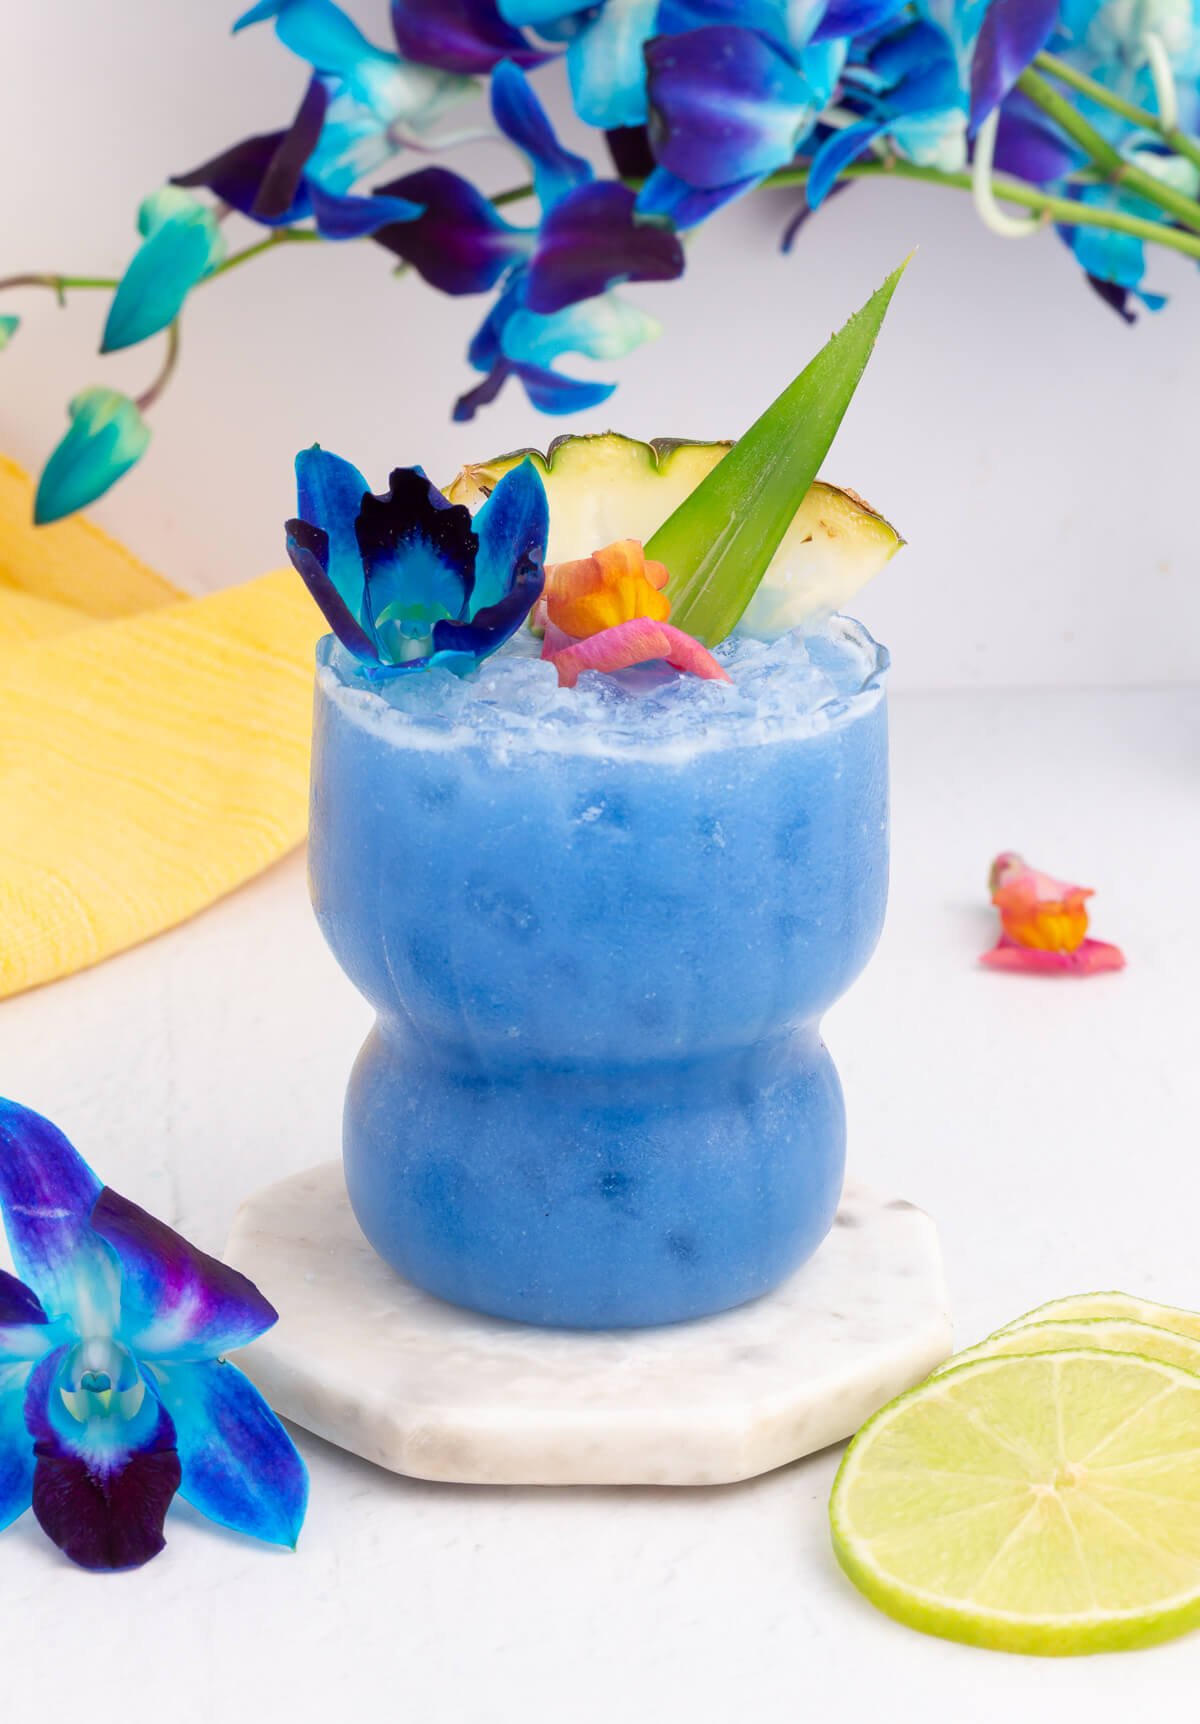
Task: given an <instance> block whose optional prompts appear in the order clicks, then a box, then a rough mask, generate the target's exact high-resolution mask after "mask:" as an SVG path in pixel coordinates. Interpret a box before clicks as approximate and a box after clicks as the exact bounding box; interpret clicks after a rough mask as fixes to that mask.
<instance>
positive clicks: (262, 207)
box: [172, 76, 421, 240]
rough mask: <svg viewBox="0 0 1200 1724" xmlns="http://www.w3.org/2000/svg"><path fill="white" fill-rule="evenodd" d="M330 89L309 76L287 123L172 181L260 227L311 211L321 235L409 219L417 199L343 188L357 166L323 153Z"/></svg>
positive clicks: (360, 232) (342, 235) (287, 222)
mask: <svg viewBox="0 0 1200 1724" xmlns="http://www.w3.org/2000/svg"><path fill="white" fill-rule="evenodd" d="M335 90H336V84H335V82H334V81H333V80H331V79H326V78H321V77H318V76H314V77H313V78H312V79H311V80H310V81H309V85H308V88H307V90H306V91H305V94H304V100H303V101H302V102H301V104H300V107H299V109H298V111H297V113H296V117H295V119H294V120H293V121H292V124H291V125H290V126H289V127H287V128H286V129H285V130H283V131H278V132H264V133H262V134H260V135H259V136H257V137H253V138H247V139H245V141H244V142H242V143H240V144H234V145H233V147H232V148H231V149H228V150H224V151H222V153H221V154H220V155H218V156H214V157H213V158H212V160H211V161H207V162H204V163H202V164H201V166H200V167H198V168H193V169H192V170H191V172H190V173H186V174H177V175H175V177H174V179H173V181H172V184H173V185H176V186H206V187H207V188H208V190H209V191H211V192H213V193H214V194H215V195H216V196H217V197H219V198H221V199H222V201H223V202H225V203H227V204H229V205H230V206H231V207H232V208H233V209H236V210H238V211H239V212H240V213H241V214H242V215H245V216H249V217H250V219H251V220H252V221H257V222H261V223H262V224H263V226H264V227H291V226H292V224H293V223H295V222H298V221H304V220H306V219H307V218H308V217H310V216H311V217H313V218H314V219H315V222H316V227H317V232H318V233H319V234H320V235H321V237H322V239H332V240H339V239H361V238H363V237H364V236H365V235H367V234H372V233H374V232H375V231H376V230H377V229H378V228H381V227H385V226H387V225H388V223H391V222H400V221H412V220H414V219H415V218H416V217H417V216H419V215H420V213H421V206H420V205H419V204H415V203H411V202H410V201H408V200H407V199H405V198H375V197H359V196H356V195H355V194H353V193H352V192H350V191H349V190H348V189H346V188H347V187H348V186H349V185H350V184H352V183H353V177H354V175H355V174H356V173H357V172H358V164H357V163H356V162H353V161H351V160H349V159H347V158H346V156H345V155H344V153H343V152H341V150H340V148H335V149H334V150H333V151H330V150H329V149H324V153H323V154H322V151H323V147H324V146H323V140H327V137H328V134H327V131H326V121H327V117H328V115H329V112H330V105H331V99H332V100H333V101H336V99H337V98H336V96H331V92H334V91H335ZM388 153H389V154H391V153H393V152H391V151H389V152H388Z"/></svg>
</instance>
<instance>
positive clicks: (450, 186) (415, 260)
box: [374, 168, 532, 294]
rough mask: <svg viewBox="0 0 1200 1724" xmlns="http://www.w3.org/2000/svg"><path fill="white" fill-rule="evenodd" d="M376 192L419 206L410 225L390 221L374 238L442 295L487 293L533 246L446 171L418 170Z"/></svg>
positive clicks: (485, 200) (479, 194)
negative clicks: (421, 209) (419, 212)
mask: <svg viewBox="0 0 1200 1724" xmlns="http://www.w3.org/2000/svg"><path fill="white" fill-rule="evenodd" d="M377 191H378V193H379V194H380V195H382V196H385V197H398V198H404V199H406V200H408V201H409V202H411V203H415V204H420V205H421V206H422V208H423V212H424V213H423V214H422V215H420V216H418V217H417V219H416V220H415V221H405V222H395V223H393V224H392V225H390V226H387V227H383V228H380V229H379V231H378V232H377V233H376V234H375V236H374V237H375V240H376V242H377V243H378V244H379V245H382V246H386V248H387V250H388V251H390V252H394V253H395V255H396V256H397V257H400V258H403V259H404V261H405V263H410V264H412V266H413V268H414V269H415V270H417V272H418V273H419V274H420V275H421V276H422V277H423V278H424V280H426V281H427V282H428V283H429V284H430V286H431V287H436V288H438V289H439V290H440V291H441V292H442V293H453V294H459V293H486V292H487V291H488V289H489V288H492V287H495V285H496V283H497V282H498V281H499V279H500V277H501V276H502V275H503V274H504V272H505V270H507V269H508V268H510V267H511V265H512V264H513V263H514V262H515V261H516V260H517V259H519V258H521V257H523V256H524V255H525V254H526V252H527V251H528V250H529V249H530V246H531V244H532V235H530V234H529V233H527V232H524V231H523V230H522V229H520V228H515V227H512V226H511V225H510V224H509V223H508V222H506V221H505V220H504V218H503V217H502V216H499V215H497V213H496V210H495V208H494V206H493V205H492V203H491V201H490V200H489V199H488V198H485V197H484V195H483V193H482V192H479V191H477V190H476V189H475V187H474V186H473V185H472V184H471V182H470V181H469V180H464V179H463V178H462V176H461V175H460V174H455V173H451V171H450V169H449V168H421V169H419V170H418V171H417V172H416V173H415V174H405V175H404V176H403V177H402V178H401V179H398V180H392V181H390V182H389V184H387V185H384V186H379V187H378V188H377Z"/></svg>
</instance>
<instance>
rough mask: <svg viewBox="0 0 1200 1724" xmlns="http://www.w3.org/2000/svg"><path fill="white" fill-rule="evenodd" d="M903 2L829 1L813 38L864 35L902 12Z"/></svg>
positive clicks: (873, 0)
mask: <svg viewBox="0 0 1200 1724" xmlns="http://www.w3.org/2000/svg"><path fill="white" fill-rule="evenodd" d="M906 4H907V0H829V4H828V5H827V6H826V8H825V10H824V12H823V14H822V16H821V21H820V23H819V24H818V25H817V27H816V29H815V30H814V31H813V33H812V40H813V41H814V42H830V41H833V40H835V39H836V38H838V37H844V36H865V35H866V34H868V32H870V31H872V30H878V28H879V26H880V25H881V24H886V23H887V22H888V21H889V20H890V19H892V18H894V17H896V16H897V14H898V13H900V12H903V11H904V8H905V6H906Z"/></svg>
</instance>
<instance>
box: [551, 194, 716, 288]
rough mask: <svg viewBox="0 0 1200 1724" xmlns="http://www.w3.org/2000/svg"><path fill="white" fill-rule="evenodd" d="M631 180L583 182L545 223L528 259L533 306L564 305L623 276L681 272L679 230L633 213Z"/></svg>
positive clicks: (665, 277) (667, 276)
mask: <svg viewBox="0 0 1200 1724" xmlns="http://www.w3.org/2000/svg"><path fill="white" fill-rule="evenodd" d="M636 204H637V199H636V197H635V195H634V193H633V192H632V191H631V190H630V189H629V187H628V186H623V185H619V184H618V183H617V182H616V181H615V180H601V181H598V182H597V183H596V184H595V185H590V186H580V187H579V188H578V189H577V190H576V191H573V192H571V193H570V194H569V195H568V196H567V197H565V198H564V199H563V200H562V202H561V203H559V204H556V205H555V207H554V208H553V209H552V210H551V211H550V213H549V215H547V216H546V218H545V220H544V221H543V223H542V229H541V233H540V235H539V237H538V243H537V249H536V251H535V252H534V255H533V258H532V260H531V262H530V265H529V277H528V285H527V287H526V292H525V301H526V304H527V305H528V307H529V309H530V310H531V311H540V312H547V311H560V310H561V309H562V307H563V306H565V305H573V304H574V303H575V302H576V301H577V300H580V299H591V298H593V297H594V296H595V295H596V294H598V293H603V292H604V290H605V289H606V288H608V287H611V286H612V285H613V284H614V283H616V282H621V281H674V280H675V279H676V278H677V277H679V276H681V275H682V274H683V265H684V257H683V246H682V245H681V244H680V241H679V237H678V235H677V234H674V233H672V232H671V231H670V230H669V229H667V228H665V227H661V226H659V225H658V224H657V223H654V222H639V221H636V220H635V219H634V217H635V211H636Z"/></svg>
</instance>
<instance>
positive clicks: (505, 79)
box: [492, 61, 593, 210]
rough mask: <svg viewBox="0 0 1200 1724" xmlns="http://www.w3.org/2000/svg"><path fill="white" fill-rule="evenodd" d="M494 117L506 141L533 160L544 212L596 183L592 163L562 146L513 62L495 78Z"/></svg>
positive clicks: (497, 68)
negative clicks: (573, 193)
mask: <svg viewBox="0 0 1200 1724" xmlns="http://www.w3.org/2000/svg"><path fill="white" fill-rule="evenodd" d="M492 115H493V117H494V119H495V121H496V124H497V125H498V126H499V128H500V130H501V131H502V132H503V133H504V135H505V137H507V138H508V139H509V140H510V141H511V142H512V143H514V144H516V146H517V148H518V149H519V150H523V151H524V153H525V154H526V155H527V156H528V157H529V160H530V162H531V164H532V166H533V184H534V190H535V191H536V193H537V196H538V201H539V202H540V204H541V206H542V208H543V210H548V209H550V208H551V207H552V206H553V205H554V204H556V203H558V202H559V200H560V199H561V198H564V197H565V196H566V195H567V193H568V192H570V191H572V190H573V189H574V188H575V187H576V186H583V185H587V183H588V182H589V181H590V180H591V179H592V177H593V175H592V167H591V163H590V162H586V161H584V159H583V157H582V156H575V155H572V154H571V152H570V150H565V149H564V148H563V146H562V145H561V144H560V143H559V141H558V139H557V138H556V137H555V135H554V128H553V127H552V126H551V124H550V121H549V120H548V119H547V117H546V110H545V109H544V108H543V107H542V104H541V103H540V102H539V101H538V99H537V97H536V96H535V95H534V93H533V87H532V85H531V84H530V82H529V79H528V78H527V77H526V76H525V74H524V72H522V71H520V70H519V69H518V68H517V67H516V66H514V65H513V64H512V62H511V61H506V62H505V63H504V64H503V65H500V66H497V67H496V70H495V73H494V74H493V77H492Z"/></svg>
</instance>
